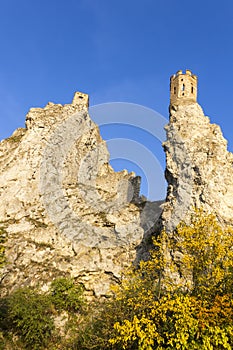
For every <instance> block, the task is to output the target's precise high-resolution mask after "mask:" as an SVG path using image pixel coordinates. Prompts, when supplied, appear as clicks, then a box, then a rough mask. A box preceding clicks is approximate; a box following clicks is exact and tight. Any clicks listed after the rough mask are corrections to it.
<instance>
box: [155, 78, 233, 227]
mask: <svg viewBox="0 0 233 350" xmlns="http://www.w3.org/2000/svg"><path fill="white" fill-rule="evenodd" d="M174 80H175V87H176V89H175V90H172V88H174V86H173V85H174ZM195 81H196V79H193V76H192V75H191V72H190V71H186V74H182V72H181V71H179V72H178V73H177V75H174V76H173V77H172V78H171V104H170V121H169V124H168V125H167V126H166V132H167V141H166V142H165V143H164V150H165V153H166V172H165V176H166V179H167V182H168V191H167V198H166V203H165V205H164V208H163V214H162V222H163V227H165V228H166V229H167V230H169V231H172V230H173V229H174V228H175V227H176V226H177V224H179V222H180V221H182V220H184V221H186V222H188V220H189V217H190V214H191V213H192V211H193V208H194V207H197V208H200V207H202V208H203V210H204V211H205V212H206V213H210V212H211V213H214V214H216V216H217V217H218V219H219V221H220V222H221V223H222V224H223V225H224V224H228V225H232V226H233V154H232V153H230V152H228V151H227V141H226V140H225V139H224V137H223V135H222V132H221V129H220V127H219V126H218V125H215V124H211V123H210V120H209V118H208V117H206V116H204V113H203V111H202V109H201V107H200V106H199V105H198V103H197V102H194V101H193V98H191V96H190V95H191V91H192V90H193V93H195V94H196V86H194V82H195ZM187 86H188V87H190V90H189V91H186V90H185V93H182V94H183V95H184V96H182V94H181V92H182V91H183V89H186V87H187ZM174 91H175V92H176V94H174ZM177 91H178V94H179V92H180V94H179V95H178V96H177ZM195 96H196V95H195Z"/></svg>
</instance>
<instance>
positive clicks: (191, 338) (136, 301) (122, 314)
mask: <svg viewBox="0 0 233 350" xmlns="http://www.w3.org/2000/svg"><path fill="white" fill-rule="evenodd" d="M112 291H113V296H112V298H110V299H108V300H105V301H102V302H100V301H95V302H93V303H89V304H88V305H87V304H85V307H84V301H83V292H82V288H81V287H80V286H79V285H76V284H75V283H74V281H73V280H72V279H65V278H60V279H57V280H55V281H54V282H52V284H51V288H50V291H49V293H47V294H39V293H38V292H36V291H31V290H30V289H27V290H26V291H25V289H23V290H18V291H16V292H14V293H13V294H11V295H10V296H9V297H7V298H5V299H4V302H2V305H1V308H0V310H1V316H2V321H1V328H2V330H3V335H4V337H3V339H4V341H6V337H7V336H6V334H8V337H9V331H10V332H11V334H12V335H15V334H17V335H18V337H19V341H21V343H20V345H19V347H18V348H17V347H16V343H15V342H14V347H13V348H16V349H27V348H28V349H74V350H75V349H76V350H91V349H96V350H105V349H106V350H107V349H109V350H110V349H111V350H120V349H126V350H137V349H138V350H164V349H170V350H171V349H182V350H185V349H187V350H196V349H198V350H199V349H200V350H223V349H227V350H230V349H232V348H233V231H232V230H231V229H224V230H223V229H222V227H221V225H220V224H219V223H218V221H217V219H216V218H215V217H214V216H213V215H208V216H204V214H203V212H202V211H201V210H200V211H196V214H195V215H194V216H193V217H192V218H191V222H190V225H186V224H184V223H181V224H180V225H179V226H178V227H177V229H176V232H174V233H173V234H172V235H171V234H169V235H168V234H167V233H166V232H162V233H161V235H160V236H159V237H158V238H157V239H154V249H153V251H152V252H151V259H150V260H148V261H142V262H141V263H140V265H139V266H138V267H133V266H132V267H131V268H130V269H128V270H127V271H125V272H124V276H122V281H121V283H120V284H119V285H117V286H114V287H113V288H112ZM38 304H40V305H38ZM25 305H27V307H25ZM64 310H65V312H66V313H67V315H68V321H67V324H66V326H67V329H66V333H65V334H66V336H65V337H61V336H59V334H58V332H57V330H56V327H55V326H54V319H55V317H56V316H57V315H59V313H60V314H61V313H62V312H64ZM29 315H30V317H29ZM3 316H4V321H3ZM7 332H8V333H7ZM22 344H23V345H22ZM6 349H7V348H6Z"/></svg>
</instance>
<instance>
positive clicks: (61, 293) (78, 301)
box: [51, 277, 84, 312]
mask: <svg viewBox="0 0 233 350" xmlns="http://www.w3.org/2000/svg"><path fill="white" fill-rule="evenodd" d="M51 301H52V303H53V304H54V305H55V307H56V309H58V310H60V311H61V310H66V311H69V312H77V311H80V310H81V308H82V307H83V305H84V299H83V288H82V286H81V285H80V284H78V285H76V284H75V283H74V280H73V279H71V278H64V277H62V278H58V279H56V280H54V281H53V282H52V284H51Z"/></svg>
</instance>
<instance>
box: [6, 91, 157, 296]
mask: <svg viewBox="0 0 233 350" xmlns="http://www.w3.org/2000/svg"><path fill="white" fill-rule="evenodd" d="M108 161H109V153H108V150H107V148H106V144H105V142H104V141H103V140H102V139H101V137H100V134H99V130H98V127H97V126H96V125H95V124H94V123H93V122H92V121H91V119H90V117H89V115H88V96H87V95H85V94H80V93H76V95H75V97H74V100H73V103H72V104H70V105H64V106H62V105H59V104H53V103H49V104H48V105H47V106H46V107H45V108H44V109H42V108H32V109H31V110H30V111H29V113H28V115H27V117H26V129H18V130H16V131H15V132H14V134H13V135H12V136H11V137H10V138H9V139H6V140H4V141H2V142H1V143H0V227H2V228H4V229H5V230H6V231H7V235H8V239H7V243H6V245H7V246H6V248H7V249H6V255H7V264H6V266H5V267H4V270H3V272H2V284H3V286H5V287H6V288H8V290H11V288H14V287H17V286H19V285H37V284H40V285H41V284H42V288H43V289H44V290H46V289H47V288H48V286H49V283H50V282H51V280H52V279H54V278H56V277H58V276H63V275H71V276H73V277H74V278H77V279H78V280H79V281H80V282H81V283H83V285H84V287H85V289H86V293H87V295H88V294H90V295H96V296H103V295H106V294H108V291H109V285H110V284H111V283H113V282H114V281H116V280H117V279H118V278H119V277H120V273H121V270H122V269H123V268H124V267H125V266H128V265H129V264H130V263H132V262H133V261H135V259H136V260H137V259H138V256H137V255H138V252H139V251H140V254H141V255H143V254H144V251H143V249H142V243H141V242H142V241H143V239H144V240H145V239H146V236H147V234H148V232H151V227H152V226H153V224H154V221H155V217H156V218H158V215H159V213H160V212H161V210H160V208H159V205H157V206H154V205H152V204H150V203H145V202H144V203H143V205H140V204H139V203H140V198H139V179H138V178H137V177H135V175H134V174H132V173H131V174H128V172H127V171H122V172H119V173H115V172H114V171H113V169H112V168H111V166H110V165H109V163H108ZM135 203H138V204H137V205H136V204H135ZM148 218H150V220H151V222H152V223H151V224H150V225H149V227H148V222H147V221H148ZM138 246H140V249H138V250H137V247H138Z"/></svg>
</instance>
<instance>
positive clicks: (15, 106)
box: [0, 0, 233, 151]
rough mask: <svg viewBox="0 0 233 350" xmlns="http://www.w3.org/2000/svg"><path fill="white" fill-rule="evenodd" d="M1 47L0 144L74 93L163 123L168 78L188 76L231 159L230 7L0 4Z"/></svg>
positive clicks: (73, 1) (108, 0)
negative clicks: (139, 108)
mask: <svg viewBox="0 0 233 350" xmlns="http://www.w3.org/2000/svg"><path fill="white" fill-rule="evenodd" d="M0 42H1V51H0V63H1V64H0V139H3V138H6V137H8V136H10V134H11V133H12V132H13V131H14V130H15V129H16V128H17V127H23V126H24V120H25V115H26V113H27V112H28V110H29V108H30V107H43V106H45V105H46V104H47V102H48V101H52V102H55V103H62V104H64V103H69V102H71V100H72V97H73V94H74V92H75V91H83V92H86V93H88V94H89V95H90V104H91V105H96V104H100V103H105V102H116V101H119V102H130V103H136V104H140V105H143V106H146V107H148V108H151V109H153V110H156V111H157V112H159V113H161V114H162V115H163V116H164V117H166V118H167V117H168V104H169V78H170V76H171V75H172V74H173V73H175V72H176V71H177V70H179V69H186V68H188V69H191V70H192V71H193V72H194V73H195V74H197V75H198V77H199V94H198V96H199V97H198V100H199V103H200V104H201V106H202V107H203V109H204V111H205V114H206V115H208V116H210V118H211V121H212V122H214V123H217V124H219V125H220V126H221V128H222V130H223V133H224V136H225V137H226V138H227V139H228V142H229V150H230V151H233V133H232V125H233V103H232V99H233V64H232V63H233V1H232V0H222V1H217V0H196V1H187V0H186V1H184V0H176V1H174V0H143V1H139V0H124V1H123V0H117V1H116V0H40V1H38V0H30V1H29V0H20V1H19V0H0ZM119 137H120V136H119Z"/></svg>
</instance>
